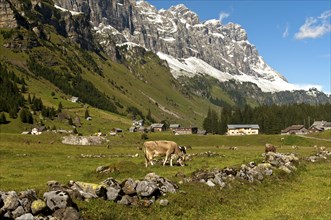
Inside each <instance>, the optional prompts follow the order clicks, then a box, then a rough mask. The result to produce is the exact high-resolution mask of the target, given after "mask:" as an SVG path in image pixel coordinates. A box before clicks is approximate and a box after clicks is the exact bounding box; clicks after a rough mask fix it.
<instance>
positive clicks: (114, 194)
mask: <svg viewBox="0 0 331 220" xmlns="http://www.w3.org/2000/svg"><path fill="white" fill-rule="evenodd" d="M106 190H107V191H106V199H107V200H111V201H113V200H116V199H117V198H118V196H119V193H120V191H121V190H120V189H116V188H114V187H112V186H108V187H107V188H106Z"/></svg>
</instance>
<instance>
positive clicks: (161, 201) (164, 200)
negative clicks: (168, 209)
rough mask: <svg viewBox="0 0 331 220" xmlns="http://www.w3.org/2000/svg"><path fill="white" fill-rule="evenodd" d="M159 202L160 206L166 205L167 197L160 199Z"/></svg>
mask: <svg viewBox="0 0 331 220" xmlns="http://www.w3.org/2000/svg"><path fill="white" fill-rule="evenodd" d="M159 204H160V206H167V205H169V201H168V200H167V199H160V201H159Z"/></svg>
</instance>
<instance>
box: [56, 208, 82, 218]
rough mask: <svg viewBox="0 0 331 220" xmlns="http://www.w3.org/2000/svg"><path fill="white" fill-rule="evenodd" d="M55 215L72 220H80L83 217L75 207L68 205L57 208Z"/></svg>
mask: <svg viewBox="0 0 331 220" xmlns="http://www.w3.org/2000/svg"><path fill="white" fill-rule="evenodd" d="M53 216H54V217H56V218H58V219H70V220H80V219H82V218H81V216H80V214H79V212H78V211H77V210H76V209H74V208H73V207H66V208H61V209H57V210H56V211H55V212H54V213H53Z"/></svg>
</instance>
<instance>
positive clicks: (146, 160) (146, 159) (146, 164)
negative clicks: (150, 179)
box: [142, 143, 148, 167]
mask: <svg viewBox="0 0 331 220" xmlns="http://www.w3.org/2000/svg"><path fill="white" fill-rule="evenodd" d="M142 150H143V152H144V157H145V166H146V167H147V166H148V158H147V154H146V146H145V143H144V144H143V149H142Z"/></svg>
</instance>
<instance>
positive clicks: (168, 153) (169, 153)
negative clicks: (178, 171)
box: [143, 141, 186, 167]
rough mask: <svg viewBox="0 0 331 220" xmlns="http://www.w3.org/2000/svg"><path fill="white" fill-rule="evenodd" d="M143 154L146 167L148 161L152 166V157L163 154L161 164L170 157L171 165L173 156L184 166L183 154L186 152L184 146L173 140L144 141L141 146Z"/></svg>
mask: <svg viewBox="0 0 331 220" xmlns="http://www.w3.org/2000/svg"><path fill="white" fill-rule="evenodd" d="M143 151H144V154H145V165H146V167H147V166H148V164H149V163H150V164H151V165H152V166H153V158H154V157H157V156H165V159H164V162H163V166H164V165H165V163H166V162H167V160H168V158H169V157H170V166H172V160H173V159H174V157H173V156H176V157H179V158H178V162H179V164H180V165H181V166H184V165H185V164H184V160H185V158H184V155H185V153H186V149H185V147H182V146H178V145H177V144H176V142H173V141H146V142H145V143H144V146H143Z"/></svg>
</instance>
